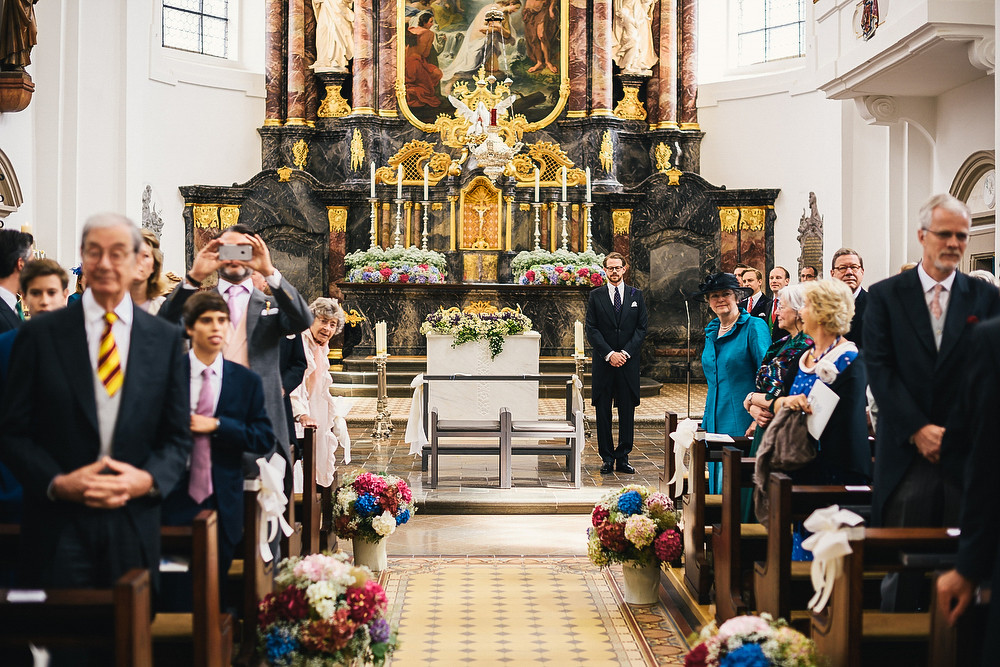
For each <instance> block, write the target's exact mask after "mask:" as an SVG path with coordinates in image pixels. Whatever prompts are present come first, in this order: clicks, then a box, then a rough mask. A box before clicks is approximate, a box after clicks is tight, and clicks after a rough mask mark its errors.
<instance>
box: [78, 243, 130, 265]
mask: <svg viewBox="0 0 1000 667" xmlns="http://www.w3.org/2000/svg"><path fill="white" fill-rule="evenodd" d="M81 254H82V255H83V258H84V259H85V260H86V261H88V262H91V263H94V264H96V263H97V262H100V261H101V258H102V257H104V256H105V255H107V256H108V259H110V260H111V263H112V264H123V263H124V262H125V260H127V259H128V258H129V257H131V256H132V254H133V253H132V251H131V250H129V249H127V248H110V249H108V250H105V249H104V248H99V247H97V246H91V247H89V248H87V249H85V250H84V251H83V252H82V253H81Z"/></svg>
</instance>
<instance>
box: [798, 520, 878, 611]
mask: <svg viewBox="0 0 1000 667" xmlns="http://www.w3.org/2000/svg"><path fill="white" fill-rule="evenodd" d="M863 521H864V519H862V518H861V517H860V516H858V515H857V514H855V513H854V512H852V511H850V510H842V509H840V506H839V505H830V506H829V507H824V508H823V509H818V510H816V511H815V512H813V513H812V514H810V515H809V518H807V519H806V520H805V521H804V522H803V523H802V526H803V527H804V528H805V529H806V530H808V531H809V532H811V533H812V535H810V536H809V537H807V538H806V539H804V540H802V548H803V549H807V550H809V551H811V552H812V554H813V562H812V568H811V569H810V571H809V575H810V577H811V578H812V585H813V590H814V591H816V593H815V594H814V595H813V596H812V599H810V600H809V602H808V604H807V605H806V606H807V607H808V608H809V609H811V610H812V611H814V612H816V613H819V612H821V611H823V608H824V607H825V606H826V603H827V602H828V601H829V600H830V595H831V594H832V593H833V584H834V582H835V581H836V580H837V577H839V576H840V573H841V571H842V570H843V563H844V556H846V555H847V554H849V553H851V552H852V551H853V550H852V549H851V545H850V544H849V543H848V541H849V540H850V539H851V537H856V532H857V531H853V530H852V528H854V527H855V526H857V525H859V524H861V523H862V522H863ZM862 530H863V529H862Z"/></svg>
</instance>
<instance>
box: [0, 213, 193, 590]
mask: <svg viewBox="0 0 1000 667" xmlns="http://www.w3.org/2000/svg"><path fill="white" fill-rule="evenodd" d="M142 243H143V240H142V236H141V235H140V234H139V230H138V228H137V227H136V226H135V225H134V224H133V223H132V222H131V221H130V220H128V219H127V218H124V217H122V216H119V215H114V214H102V215H97V216H94V217H92V218H90V219H89V220H87V222H86V224H85V225H84V228H83V240H82V243H81V250H80V252H81V255H82V257H83V274H84V275H85V276H86V278H87V284H88V289H87V291H86V292H84V294H83V297H82V298H81V299H80V300H78V301H77V302H76V303H74V304H72V305H71V306H69V307H67V308H64V309H62V310H58V311H55V312H52V313H48V314H47V315H45V316H44V317H40V318H37V319H32V320H31V321H29V322H27V323H26V324H25V325H24V326H23V327H22V328H21V331H20V333H19V334H18V336H17V338H16V340H15V341H14V348H13V352H12V355H11V365H10V372H9V375H8V378H7V387H6V391H5V393H4V401H3V404H2V406H0V460H2V461H3V462H4V463H5V464H7V465H8V466H9V467H10V469H11V470H12V471H13V472H14V475H15V476H16V477H17V479H18V481H20V482H21V484H22V485H23V486H24V493H25V503H24V520H23V522H22V525H21V546H22V553H21V557H22V561H23V564H24V567H23V571H22V578H23V582H24V584H26V585H29V586H44V587H52V588H76V587H105V588H108V587H110V586H111V585H112V584H113V583H114V582H115V580H116V579H117V578H118V577H120V576H121V575H122V574H124V573H125V572H126V571H128V570H129V569H131V568H135V567H141V568H149V569H151V573H152V576H153V579H154V582H155V581H157V573H158V570H157V566H158V564H159V558H160V501H161V499H162V495H163V494H167V493H170V491H171V490H173V488H174V485H175V484H176V483H177V481H178V480H179V479H180V477H181V475H182V474H183V472H184V466H185V462H186V461H187V458H188V454H189V452H190V451H191V433H190V431H189V430H188V421H189V420H188V380H187V376H186V375H185V374H184V372H183V369H182V365H181V361H182V358H183V346H182V341H181V331H180V329H178V328H177V327H175V326H172V325H170V324H168V323H167V322H164V321H163V320H159V319H157V318H155V317H152V316H150V315H147V314H146V313H145V312H144V311H142V310H141V309H140V308H135V307H134V306H133V304H132V299H131V297H130V296H129V286H130V285H131V284H132V279H133V277H134V275H135V271H136V256H137V255H138V252H139V249H140V247H141V245H142Z"/></svg>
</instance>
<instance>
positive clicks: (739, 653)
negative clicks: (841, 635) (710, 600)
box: [684, 614, 820, 667]
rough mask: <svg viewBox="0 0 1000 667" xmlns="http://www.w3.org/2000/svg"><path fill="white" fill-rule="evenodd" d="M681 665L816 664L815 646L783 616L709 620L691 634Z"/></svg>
mask: <svg viewBox="0 0 1000 667" xmlns="http://www.w3.org/2000/svg"><path fill="white" fill-rule="evenodd" d="M688 643H689V644H691V645H692V646H693V648H692V649H691V650H690V651H689V652H688V654H687V656H686V657H685V658H684V667H815V666H816V665H819V664H820V662H819V659H818V657H817V655H816V645H815V644H813V642H812V641H811V640H810V639H808V638H807V637H806V636H805V635H803V634H802V633H801V632H799V631H797V630H794V629H792V628H790V627H789V626H788V623H786V622H785V620H784V619H781V618H779V619H777V620H774V619H772V618H771V616H770V614H761V615H760V616H754V615H747V616H736V617H734V618H731V619H729V620H728V621H726V622H725V623H723V624H722V625H721V626H718V627H716V625H715V621H712V622H711V623H709V624H708V625H706V626H705V627H704V628H702V630H701V633H700V634H696V635H692V636H691V638H690V639H689V640H688Z"/></svg>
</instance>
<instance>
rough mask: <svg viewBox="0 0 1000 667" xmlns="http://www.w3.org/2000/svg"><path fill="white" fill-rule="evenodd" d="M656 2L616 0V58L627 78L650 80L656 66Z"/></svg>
mask: <svg viewBox="0 0 1000 667" xmlns="http://www.w3.org/2000/svg"><path fill="white" fill-rule="evenodd" d="M655 4H656V0H614V20H613V22H612V24H611V38H612V54H613V57H614V61H615V63H616V64H617V65H618V66H619V67H620V68H621V70H622V73H623V74H633V75H643V76H649V75H651V74H652V71H651V70H650V68H651V67H652V66H653V65H655V64H656V61H657V60H658V58H657V57H656V46H655V45H654V44H653V24H652V22H653V6H654V5H655Z"/></svg>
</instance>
